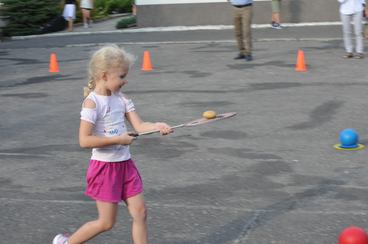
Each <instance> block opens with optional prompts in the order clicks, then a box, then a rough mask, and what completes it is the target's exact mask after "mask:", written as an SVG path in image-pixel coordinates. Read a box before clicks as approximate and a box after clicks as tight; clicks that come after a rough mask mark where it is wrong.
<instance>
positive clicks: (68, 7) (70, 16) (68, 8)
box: [63, 0, 75, 31]
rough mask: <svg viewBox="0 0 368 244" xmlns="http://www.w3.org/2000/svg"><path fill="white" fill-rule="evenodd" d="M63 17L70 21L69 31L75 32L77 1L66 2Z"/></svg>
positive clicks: (67, 0)
mask: <svg viewBox="0 0 368 244" xmlns="http://www.w3.org/2000/svg"><path fill="white" fill-rule="evenodd" d="M63 16H64V19H65V20H66V21H68V31H73V22H74V20H75V0H65V6H64V11H63Z"/></svg>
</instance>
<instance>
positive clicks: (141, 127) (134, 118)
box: [125, 111, 173, 135]
mask: <svg viewBox="0 0 368 244" xmlns="http://www.w3.org/2000/svg"><path fill="white" fill-rule="evenodd" d="M125 116H126V118H127V119H128V121H129V122H130V124H131V125H132V126H133V128H134V130H135V131H136V132H138V133H143V132H147V131H152V130H159V131H160V133H161V135H167V134H170V133H172V132H173V130H172V129H171V127H170V126H169V125H168V124H166V123H162V122H156V123H152V122H144V121H143V120H142V119H141V118H140V117H139V115H138V113H137V112H136V111H131V112H128V113H126V114H125Z"/></svg>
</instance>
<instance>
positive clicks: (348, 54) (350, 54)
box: [343, 53, 354, 58]
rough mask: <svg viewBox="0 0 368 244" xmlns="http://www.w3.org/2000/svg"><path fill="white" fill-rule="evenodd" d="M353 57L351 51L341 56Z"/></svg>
mask: <svg viewBox="0 0 368 244" xmlns="http://www.w3.org/2000/svg"><path fill="white" fill-rule="evenodd" d="M352 57H354V54H353V53H346V54H345V55H344V56H343V58H352Z"/></svg>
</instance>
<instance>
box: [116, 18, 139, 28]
mask: <svg viewBox="0 0 368 244" xmlns="http://www.w3.org/2000/svg"><path fill="white" fill-rule="evenodd" d="M136 24H137V19H136V17H135V16H129V17H126V18H123V19H121V20H120V21H119V22H118V23H117V24H116V29H123V28H129V27H132V26H135V25H136Z"/></svg>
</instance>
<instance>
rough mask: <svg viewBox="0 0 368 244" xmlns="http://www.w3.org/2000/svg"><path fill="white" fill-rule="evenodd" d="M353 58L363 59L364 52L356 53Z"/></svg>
mask: <svg viewBox="0 0 368 244" xmlns="http://www.w3.org/2000/svg"><path fill="white" fill-rule="evenodd" d="M354 58H356V59H363V58H364V54H363V53H357V54H356V55H355V56H354Z"/></svg>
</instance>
